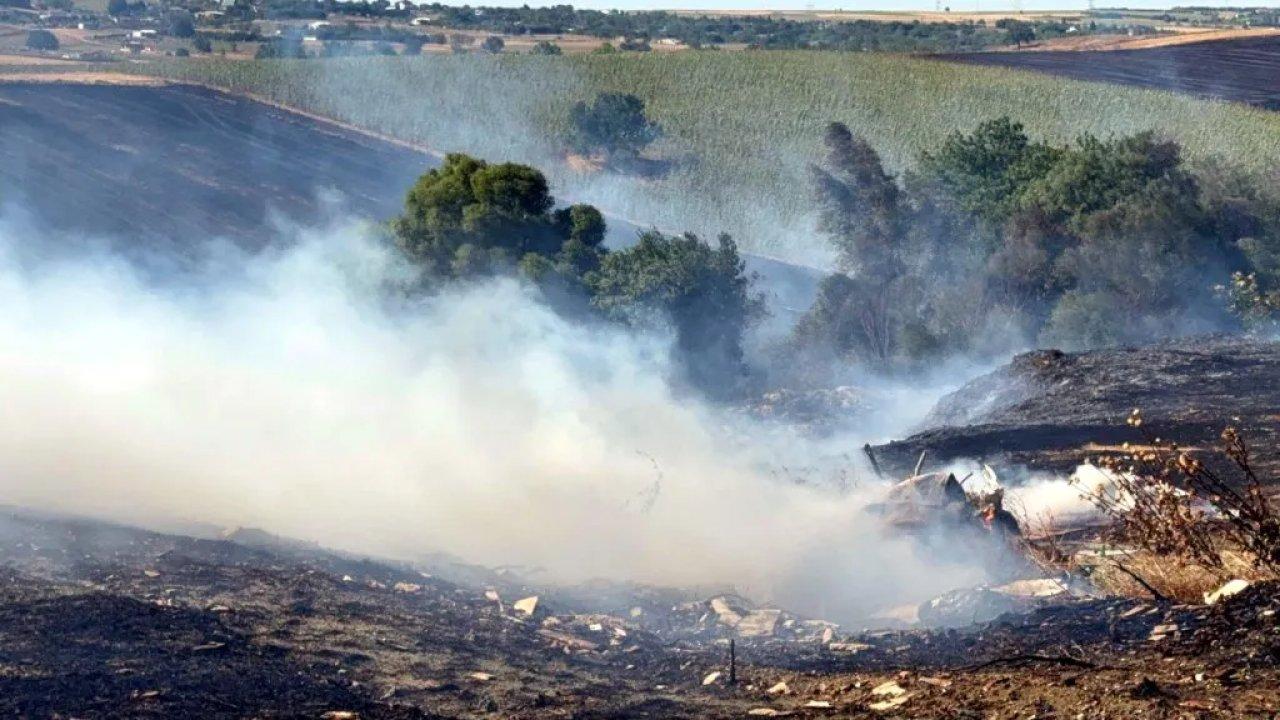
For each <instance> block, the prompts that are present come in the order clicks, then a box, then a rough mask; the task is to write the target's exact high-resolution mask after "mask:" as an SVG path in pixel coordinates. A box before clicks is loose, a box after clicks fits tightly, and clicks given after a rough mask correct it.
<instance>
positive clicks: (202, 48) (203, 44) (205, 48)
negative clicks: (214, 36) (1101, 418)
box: [191, 35, 213, 53]
mask: <svg viewBox="0 0 1280 720" xmlns="http://www.w3.org/2000/svg"><path fill="white" fill-rule="evenodd" d="M191 47H193V48H195V49H196V50H197V51H199V52H202V53H210V52H213V41H212V40H210V39H209V38H208V37H206V36H204V35H197V36H196V37H195V39H193V40H192V41H191Z"/></svg>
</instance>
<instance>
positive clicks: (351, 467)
mask: <svg viewBox="0 0 1280 720" xmlns="http://www.w3.org/2000/svg"><path fill="white" fill-rule="evenodd" d="M293 240H294V242H293V244H291V245H290V246H289V249H287V250H277V251H268V252H265V253H262V254H259V255H254V256H247V255H243V254H240V253H239V252H237V251H233V250H228V251H225V252H223V253H220V254H215V255H213V256H211V258H209V259H207V260H205V261H203V262H201V263H199V264H198V267H197V268H196V269H195V270H189V271H188V272H187V273H186V274H185V275H183V276H182V277H181V278H180V279H174V278H173V277H172V276H169V277H168V278H167V279H166V280H165V281H164V282H156V281H154V280H149V279H147V278H146V277H144V276H143V275H141V274H140V273H139V272H138V271H137V270H135V268H134V267H133V266H131V265H130V264H128V263H126V262H125V261H123V260H121V259H119V258H118V257H114V256H112V255H110V254H109V253H106V252H85V251H84V250H83V249H80V250H77V251H75V252H61V253H53V252H48V251H46V250H47V248H49V247H52V246H53V245H55V244H56V243H54V242H53V240H52V239H50V238H41V237H40V236H39V235H38V234H36V233H30V232H19V231H16V230H15V229H14V228H13V227H12V226H3V227H0V306H3V307H4V308H5V311H4V312H3V313H0V502H7V503H16V504H22V505H27V506H34V507H40V508H47V509H55V510H62V511H71V512H77V513H85V514H91V515H95V516H103V517H108V518H112V519H117V520H122V521H128V522H140V523H144V524H145V523H153V522H171V521H174V520H189V521H201V522H211V523H218V524H221V525H223V526H254V527H261V528H264V529H266V530H269V531H272V532H276V533H281V534H284V535H288V536H293V537H298V538H304V539H309V540H315V541H319V542H321V543H322V544H324V545H326V546H329V547H335V548H342V549H348V550H353V551H358V552H367V553H372V554H378V555H387V556H396V557H402V558H408V559H411V558H413V557H417V556H421V555H422V554H424V553H427V552H434V551H445V552H452V553H455V554H457V555H459V556H461V557H463V558H464V559H467V560H470V561H475V562H481V563H491V564H496V563H502V564H513V563H520V564H527V565H537V566H544V567H546V568H548V569H549V570H551V571H552V572H554V573H555V574H556V575H558V576H559V577H562V578H565V579H581V578H587V577H593V576H604V577H610V578H619V579H633V580H639V581H649V582H658V583H670V584H684V583H698V584H707V583H724V584H732V585H735V586H737V587H738V588H739V589H741V590H743V591H746V592H752V593H754V594H756V596H757V597H762V598H772V599H776V600H779V601H784V602H794V603H798V604H800V605H805V606H808V607H809V608H810V609H813V608H816V607H817V606H818V604H819V600H818V599H819V598H821V599H822V603H823V604H824V605H825V607H826V609H827V610H828V611H829V612H830V614H831V615H833V616H838V615H844V616H846V617H848V616H852V615H853V614H854V613H856V612H858V611H860V610H863V609H869V608H875V607H883V606H886V605H890V604H892V603H894V602H896V601H902V600H906V599H919V598H921V597H922V596H926V595H928V594H930V593H933V592H937V591H941V590H945V589H948V588H950V587H954V586H955V585H957V584H959V583H964V582H971V581H974V580H978V579H980V571H979V570H978V569H976V568H970V567H963V566H954V565H939V564H934V563H931V562H930V561H929V560H928V559H926V558H924V557H921V554H920V553H919V551H917V550H916V549H915V548H914V546H913V545H912V544H910V543H908V542H906V541H903V540H901V539H893V538H889V537H886V536H884V535H883V534H882V532H881V530H880V529H879V526H878V525H877V523H875V522H874V521H873V520H872V519H871V518H869V517H868V515H867V512H866V505H867V503H868V502H869V500H870V499H871V498H872V497H874V495H875V493H874V491H873V490H872V489H870V488H869V487H868V486H866V485H864V486H863V489H860V490H855V491H853V492H843V493H842V492H837V491H836V490H834V489H832V488H828V487H824V486H822V485H820V484H814V485H810V486H801V485H797V484H795V483H792V482H784V481H781V480H779V479H777V477H776V475H775V474H774V473H772V472H770V470H769V469H768V468H770V467H776V466H778V465H784V464H786V463H788V462H789V461H790V460H792V459H794V458H804V459H805V461H806V462H807V463H808V464H812V457H811V455H810V454H811V452H813V450H814V449H813V448H811V447H808V446H805V445H803V444H801V443H800V442H799V441H798V440H797V439H796V438H793V437H785V438H779V437H777V436H776V435H771V434H766V433H763V432H760V433H758V434H757V432H756V430H755V429H753V428H751V427H750V426H745V427H744V426H743V425H741V424H738V423H736V422H735V421H732V420H731V419H730V416H729V415H727V414H725V413H722V412H721V411H716V410H713V409H710V408H708V407H704V406H703V405H701V404H700V403H698V402H697V401H695V400H694V399H692V398H689V397H684V396H679V395H677V394H675V393H674V392H673V390H672V389H671V387H670V386H669V385H668V383H667V381H666V378H667V370H668V368H667V366H666V357H667V352H666V351H667V340H666V339H665V338H661V337H652V336H637V335H634V334H630V333H627V332H624V331H623V330H621V329H619V328H615V327H604V326H591V325H587V324H582V323H574V322H570V321H567V320H565V319H563V318H561V317H559V316H557V315H556V314H555V313H553V312H552V311H550V310H549V309H548V308H546V307H545V306H544V305H542V304H541V303H540V302H539V301H538V300H537V298H536V297H535V295H534V293H533V292H532V291H530V290H528V289H527V288H525V287H523V286H521V285H520V284H519V283H517V282H515V281H513V280H493V281H487V282H484V283H481V284H476V285H472V286H466V287H460V288H458V289H456V290H451V291H449V292H447V293H445V294H442V295H439V296H435V297H433V298H430V299H429V300H426V301H424V302H421V303H410V302H408V301H405V300H404V299H403V296H399V295H397V294H396V293H388V292H386V289H387V286H388V283H389V281H394V280H397V279H402V278H405V277H407V275H408V268H407V267H405V266H404V265H403V264H402V262H401V261H400V260H399V259H398V257H397V256H396V255H395V254H394V253H393V252H391V251H390V250H388V249H387V248H386V247H385V246H384V245H382V244H380V243H378V242H377V241H376V240H374V239H372V238H371V237H370V235H369V234H367V233H365V232H363V231H362V230H361V228H360V227H359V226H357V225H355V224H347V225H341V226H338V227H334V228H332V229H330V230H327V231H325V232H308V231H299V232H298V233H297V234H296V237H294V238H293ZM397 298H398V299H397ZM730 426H732V427H733V430H732V432H725V429H726V428H728V427H730ZM850 447H858V446H856V445H852V444H850V445H845V446H844V447H843V448H842V449H843V450H845V451H847V450H848V448H850Z"/></svg>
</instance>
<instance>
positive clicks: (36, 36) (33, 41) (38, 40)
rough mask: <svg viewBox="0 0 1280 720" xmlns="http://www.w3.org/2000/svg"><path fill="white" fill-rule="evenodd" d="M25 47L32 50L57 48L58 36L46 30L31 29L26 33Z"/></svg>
mask: <svg viewBox="0 0 1280 720" xmlns="http://www.w3.org/2000/svg"><path fill="white" fill-rule="evenodd" d="M27 47H29V48H31V49H32V50H48V51H51V50H57V49H58V36H56V35H54V34H53V33H51V32H49V31H48V30H32V31H30V32H28V33H27Z"/></svg>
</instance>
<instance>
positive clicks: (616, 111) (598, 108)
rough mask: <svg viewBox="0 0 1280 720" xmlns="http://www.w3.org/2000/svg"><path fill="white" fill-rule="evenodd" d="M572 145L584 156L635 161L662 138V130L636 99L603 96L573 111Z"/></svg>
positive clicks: (632, 97)
mask: <svg viewBox="0 0 1280 720" xmlns="http://www.w3.org/2000/svg"><path fill="white" fill-rule="evenodd" d="M569 126H570V133H571V134H570V143H571V144H572V146H573V147H574V149H575V150H577V151H578V152H582V153H603V154H605V155H611V156H622V157H623V158H626V157H634V156H636V155H639V153H640V151H642V150H644V149H645V148H646V147H648V146H649V144H650V143H652V142H653V141H654V140H657V139H658V138H659V137H661V136H662V128H661V126H659V125H658V124H657V123H655V122H652V121H651V120H649V118H648V117H647V116H646V115H645V105H644V101H643V100H641V99H640V98H638V97H636V96H635V95H628V94H624V93H601V94H599V95H597V96H596V98H595V99H594V100H593V101H592V102H591V103H590V104H588V103H585V102H578V103H576V104H574V106H573V108H572V109H571V110H570V111H569Z"/></svg>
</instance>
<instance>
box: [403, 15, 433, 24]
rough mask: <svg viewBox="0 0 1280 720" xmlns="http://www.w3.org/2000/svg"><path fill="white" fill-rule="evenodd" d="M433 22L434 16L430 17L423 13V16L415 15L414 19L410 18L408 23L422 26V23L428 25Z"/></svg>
mask: <svg viewBox="0 0 1280 720" xmlns="http://www.w3.org/2000/svg"><path fill="white" fill-rule="evenodd" d="M434 22H435V18H432V17H430V16H428V15H423V16H421V17H416V18H414V19H412V20H410V21H409V24H410V25H417V26H419V27H421V26H423V25H430V24H432V23H434Z"/></svg>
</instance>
